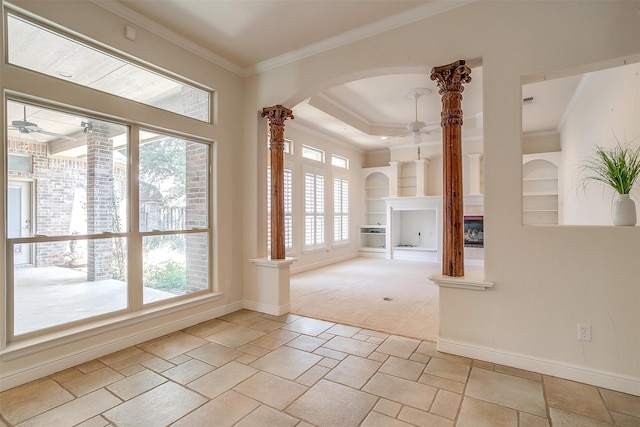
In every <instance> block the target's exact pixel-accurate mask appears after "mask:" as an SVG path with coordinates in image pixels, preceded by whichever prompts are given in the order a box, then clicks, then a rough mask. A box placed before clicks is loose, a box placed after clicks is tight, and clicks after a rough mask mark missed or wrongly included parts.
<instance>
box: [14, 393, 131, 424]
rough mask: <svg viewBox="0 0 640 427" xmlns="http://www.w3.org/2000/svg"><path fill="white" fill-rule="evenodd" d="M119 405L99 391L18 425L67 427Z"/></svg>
mask: <svg viewBox="0 0 640 427" xmlns="http://www.w3.org/2000/svg"><path fill="white" fill-rule="evenodd" d="M120 403H122V401H121V400H120V399H118V398H117V397H115V396H114V395H113V394H111V393H109V392H108V391H106V390H104V389H100V390H97V391H94V392H93V393H89V394H86V395H84V396H82V397H80V398H78V399H75V400H72V401H70V402H67V403H65V404H63V405H60V406H58V407H56V408H53V409H51V410H49V411H47V412H44V413H42V414H40V415H38V416H37V417H35V418H31V419H29V420H27V421H25V422H23V423H20V427H28V426H29V427H30V426H42V427H58V426H59V427H67V426H71V425H76V424H79V423H81V422H83V421H85V420H88V419H90V418H93V417H95V416H96V415H98V414H101V413H102V412H104V411H106V410H109V409H111V408H113V407H115V406H117V405H119V404H120Z"/></svg>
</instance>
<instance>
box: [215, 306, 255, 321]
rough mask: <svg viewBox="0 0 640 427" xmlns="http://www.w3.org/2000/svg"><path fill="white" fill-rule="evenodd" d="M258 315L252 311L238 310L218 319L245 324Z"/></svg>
mask: <svg viewBox="0 0 640 427" xmlns="http://www.w3.org/2000/svg"><path fill="white" fill-rule="evenodd" d="M259 317H260V313H258V312H257V311H252V310H245V309H242V310H238V311H234V312H233V313H229V314H225V315H224V316H220V317H218V319H220V320H226V321H227V322H232V323H238V322H246V321H248V320H251V319H254V320H255V318H259Z"/></svg>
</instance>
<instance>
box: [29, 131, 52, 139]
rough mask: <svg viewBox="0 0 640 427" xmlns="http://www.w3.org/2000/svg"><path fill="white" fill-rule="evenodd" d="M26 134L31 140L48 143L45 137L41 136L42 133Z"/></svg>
mask: <svg viewBox="0 0 640 427" xmlns="http://www.w3.org/2000/svg"><path fill="white" fill-rule="evenodd" d="M26 134H27V135H29V137H31V139H33V140H34V141H38V142H47V140H46V139H45V138H44V136H42V135H40V132H35V131H34V132H31V131H28V132H26Z"/></svg>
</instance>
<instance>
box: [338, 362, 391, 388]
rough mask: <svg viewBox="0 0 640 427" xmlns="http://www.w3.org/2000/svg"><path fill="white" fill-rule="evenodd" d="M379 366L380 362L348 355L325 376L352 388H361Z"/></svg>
mask: <svg viewBox="0 0 640 427" xmlns="http://www.w3.org/2000/svg"><path fill="white" fill-rule="evenodd" d="M378 368H380V362H376V361H375V360H370V359H364V358H362V357H357V356H353V355H351V356H348V357H347V358H346V359H344V360H343V361H342V362H340V363H339V364H338V366H336V367H335V368H333V369H332V370H331V372H329V373H328V374H327V375H326V376H325V378H326V379H328V380H331V381H335V382H337V383H340V384H344V385H348V386H349V387H353V388H357V389H359V388H361V387H362V386H363V385H365V384H366V383H367V381H369V378H371V377H372V376H373V374H375V373H376V371H377V370H378Z"/></svg>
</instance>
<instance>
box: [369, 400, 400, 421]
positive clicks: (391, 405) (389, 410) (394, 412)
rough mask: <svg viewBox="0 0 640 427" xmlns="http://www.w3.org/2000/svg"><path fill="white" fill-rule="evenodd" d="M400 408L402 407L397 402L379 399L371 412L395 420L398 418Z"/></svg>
mask: <svg viewBox="0 0 640 427" xmlns="http://www.w3.org/2000/svg"><path fill="white" fill-rule="evenodd" d="M401 408H402V405H401V404H399V403H398V402H392V401H391V400H387V399H380V400H378V403H376V406H375V407H374V408H373V410H374V411H378V412H380V413H381V414H385V415H388V416H390V417H391V418H395V417H397V416H398V413H399V412H400V409H401Z"/></svg>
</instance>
